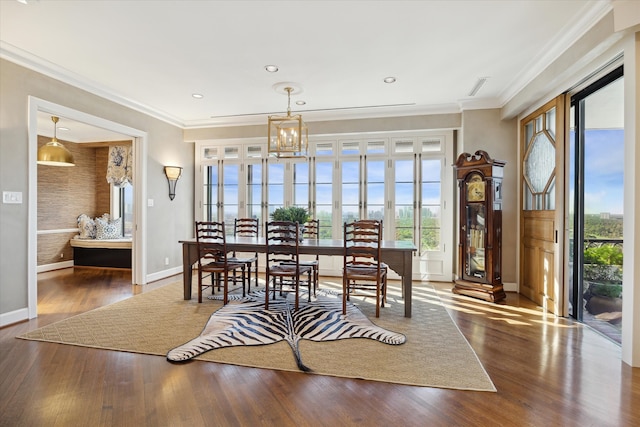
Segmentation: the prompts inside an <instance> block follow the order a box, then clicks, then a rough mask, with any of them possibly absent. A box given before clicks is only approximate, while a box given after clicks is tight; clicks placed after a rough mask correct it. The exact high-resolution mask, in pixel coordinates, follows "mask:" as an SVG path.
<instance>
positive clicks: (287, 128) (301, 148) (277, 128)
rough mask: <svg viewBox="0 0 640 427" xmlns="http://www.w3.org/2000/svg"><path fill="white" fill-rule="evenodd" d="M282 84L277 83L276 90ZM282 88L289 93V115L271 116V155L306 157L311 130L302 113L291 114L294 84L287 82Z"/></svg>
mask: <svg viewBox="0 0 640 427" xmlns="http://www.w3.org/2000/svg"><path fill="white" fill-rule="evenodd" d="M281 85H282V84H279V85H276V91H278V89H279V87H278V86H281ZM282 90H284V91H285V92H286V93H287V115H286V116H276V115H273V116H269V126H268V133H269V135H268V136H269V155H272V156H276V157H280V158H291V157H294V158H295V157H306V156H307V150H308V147H309V130H308V129H307V125H306V124H305V123H304V121H303V120H302V116H301V115H300V114H296V115H294V116H292V115H291V93H292V92H294V91H295V88H294V86H293V85H290V84H285V86H284V87H282ZM297 92H298V93H299V91H297Z"/></svg>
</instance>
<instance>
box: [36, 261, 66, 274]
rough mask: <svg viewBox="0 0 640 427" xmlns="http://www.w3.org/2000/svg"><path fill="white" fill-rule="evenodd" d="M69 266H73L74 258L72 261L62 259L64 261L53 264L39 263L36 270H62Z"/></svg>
mask: <svg viewBox="0 0 640 427" xmlns="http://www.w3.org/2000/svg"><path fill="white" fill-rule="evenodd" d="M69 267H73V260H71V261H62V262H56V263H53V264H43V265H39V266H38V267H37V268H36V271H37V272H38V273H44V272H46V271H53V270H61V269H63V268H69Z"/></svg>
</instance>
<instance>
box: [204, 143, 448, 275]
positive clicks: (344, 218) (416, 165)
mask: <svg viewBox="0 0 640 427" xmlns="http://www.w3.org/2000/svg"><path fill="white" fill-rule="evenodd" d="M420 133H422V134H421V135H420ZM408 134H409V132H399V133H392V132H390V133H380V134H366V135H354V137H351V136H350V137H349V138H345V139H341V135H336V136H331V135H329V136H324V137H322V139H320V138H318V139H317V140H313V138H312V139H310V154H309V157H308V158H307V159H276V158H271V157H267V155H266V143H265V141H264V140H263V139H254V140H246V141H228V142H216V143H211V142H198V143H197V150H196V152H197V153H199V158H198V159H196V165H197V166H201V167H200V168H199V169H201V171H202V173H201V174H200V175H198V172H196V175H197V176H196V179H197V180H201V182H202V187H201V188H203V192H202V195H201V197H200V199H199V200H196V203H197V204H198V205H197V206H196V212H201V213H202V216H203V218H208V219H216V218H220V217H223V218H224V219H225V222H230V223H232V222H233V218H235V217H240V216H243V215H248V216H251V217H257V218H261V224H262V225H263V226H264V221H265V220H266V219H267V218H268V216H269V214H270V213H271V212H273V211H274V210H275V209H276V208H278V207H282V206H292V205H293V206H302V207H305V208H308V209H309V211H310V214H311V216H312V217H314V218H316V219H318V220H320V232H319V237H320V238H321V239H341V238H342V224H343V223H344V222H349V221H353V220H356V219H366V218H370V219H382V220H383V221H384V238H385V239H387V240H405V241H412V242H413V243H414V244H415V245H416V247H418V248H419V251H418V253H417V254H416V256H419V257H420V262H416V263H414V266H416V267H415V268H416V271H415V272H414V273H416V274H419V275H420V278H423V279H432V280H451V278H452V270H453V269H452V259H453V257H452V256H451V255H450V254H449V253H447V254H445V252H446V251H447V250H452V248H453V228H454V227H453V209H451V208H449V209H447V208H446V206H447V203H449V206H452V205H453V202H452V201H453V197H454V194H453V188H454V186H453V185H452V180H453V175H452V174H446V169H445V166H446V165H449V166H450V165H451V164H452V163H453V160H454V159H453V143H452V141H453V132H451V131H449V132H439V133H436V132H425V131H423V132H416V134H415V135H408ZM221 156H224V163H222V162H221V161H222V159H220V157H221ZM447 156H448V158H447ZM197 170H198V169H197ZM445 185H448V188H451V191H448V192H447V191H443V188H445ZM196 196H198V195H196ZM196 199H198V197H196ZM216 215H217V216H216ZM222 215H224V216H222ZM445 243H449V246H447V245H446V244H445Z"/></svg>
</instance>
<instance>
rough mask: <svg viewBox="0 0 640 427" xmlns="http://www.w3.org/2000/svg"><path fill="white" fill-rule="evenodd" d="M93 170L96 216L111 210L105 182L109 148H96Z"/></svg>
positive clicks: (108, 188)
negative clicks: (94, 167)
mask: <svg viewBox="0 0 640 427" xmlns="http://www.w3.org/2000/svg"><path fill="white" fill-rule="evenodd" d="M95 150H96V158H95V159H96V169H95V178H96V184H95V196H96V204H95V208H96V215H95V216H98V215H102V214H103V213H105V212H107V213H108V212H109V210H110V209H111V188H110V186H109V183H108V182H107V178H106V176H107V162H108V160H109V147H101V148H96V149H95Z"/></svg>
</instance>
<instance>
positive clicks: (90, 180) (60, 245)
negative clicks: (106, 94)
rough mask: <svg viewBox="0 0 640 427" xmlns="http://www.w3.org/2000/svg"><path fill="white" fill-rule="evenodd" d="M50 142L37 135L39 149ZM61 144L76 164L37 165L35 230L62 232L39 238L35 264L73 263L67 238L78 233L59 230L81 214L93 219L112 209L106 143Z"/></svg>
mask: <svg viewBox="0 0 640 427" xmlns="http://www.w3.org/2000/svg"><path fill="white" fill-rule="evenodd" d="M49 140H50V138H47V137H43V136H38V146H41V145H43V144H46V143H47V142H48V141H49ZM61 142H62V144H63V145H64V146H65V147H66V148H67V149H68V150H69V151H71V154H73V157H74V161H75V163H76V165H75V166H74V167H56V166H38V231H45V230H61V231H60V232H59V233H52V234H39V235H38V265H45V264H54V263H57V262H62V261H69V260H72V259H73V249H72V248H71V246H70V245H69V239H71V238H73V236H74V235H76V234H77V233H75V232H68V231H62V230H66V229H70V228H76V227H77V223H76V220H77V218H78V215H80V214H82V213H85V214H87V215H89V216H90V217H92V218H93V217H96V216H99V215H102V214H103V213H108V212H109V211H110V206H111V191H110V187H109V184H108V183H107V179H106V177H105V176H106V171H107V158H108V154H109V147H108V144H107V143H105V144H104V146H96V145H97V144H95V143H92V144H87V145H83V144H75V143H72V142H67V141H61ZM60 254H63V256H62V257H60Z"/></svg>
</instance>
